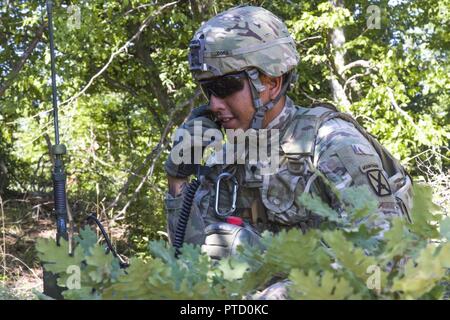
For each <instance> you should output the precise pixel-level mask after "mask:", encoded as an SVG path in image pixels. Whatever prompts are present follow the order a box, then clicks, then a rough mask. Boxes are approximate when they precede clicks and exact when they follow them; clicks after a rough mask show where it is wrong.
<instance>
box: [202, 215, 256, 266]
mask: <svg viewBox="0 0 450 320" xmlns="http://www.w3.org/2000/svg"><path fill="white" fill-rule="evenodd" d="M205 235H206V238H205V244H204V245H202V252H205V253H206V254H207V255H208V256H210V257H211V258H212V259H217V260H218V259H221V258H225V257H228V256H231V255H234V254H236V253H237V251H236V250H237V247H238V246H239V245H242V246H245V245H249V246H252V247H253V246H257V247H259V248H261V249H262V248H263V246H262V243H261V237H260V235H259V234H257V233H256V231H254V230H253V229H252V228H251V227H249V226H238V225H234V224H230V223H225V222H217V223H213V224H210V225H208V226H207V227H206V228H205Z"/></svg>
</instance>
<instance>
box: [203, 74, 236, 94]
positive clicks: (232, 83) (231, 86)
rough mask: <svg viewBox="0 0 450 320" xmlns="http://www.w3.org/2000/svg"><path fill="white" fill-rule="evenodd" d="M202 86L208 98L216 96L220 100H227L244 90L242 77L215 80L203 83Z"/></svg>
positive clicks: (234, 76) (226, 77) (224, 77)
mask: <svg viewBox="0 0 450 320" xmlns="http://www.w3.org/2000/svg"><path fill="white" fill-rule="evenodd" d="M200 85H201V87H202V90H203V92H204V93H205V94H206V96H207V97H208V98H210V97H211V95H215V96H216V97H218V98H221V99H223V98H226V97H228V96H230V95H232V94H234V93H236V92H238V91H241V90H242V89H243V88H244V81H243V79H242V76H241V75H232V76H223V77H221V78H218V79H214V80H207V81H201V82H200Z"/></svg>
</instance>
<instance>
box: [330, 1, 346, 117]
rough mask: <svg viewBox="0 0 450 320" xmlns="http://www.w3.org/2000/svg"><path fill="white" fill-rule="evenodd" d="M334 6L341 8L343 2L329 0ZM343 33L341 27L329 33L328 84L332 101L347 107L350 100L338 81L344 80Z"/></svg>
mask: <svg viewBox="0 0 450 320" xmlns="http://www.w3.org/2000/svg"><path fill="white" fill-rule="evenodd" d="M330 2H331V3H332V4H333V6H334V7H335V8H343V7H344V3H343V1H342V0H330ZM344 44H345V34H344V29H343V28H334V29H332V30H331V31H330V34H329V46H330V52H331V55H332V61H331V64H332V65H331V70H330V71H331V79H330V86H331V92H332V94H333V101H334V102H335V103H336V104H337V105H338V106H343V107H344V108H346V109H347V108H348V107H349V106H350V104H351V103H350V101H349V99H348V97H347V95H346V94H345V90H344V87H343V83H341V82H339V80H342V81H344V82H345V77H344V75H343V74H342V71H343V70H344V67H345V49H344Z"/></svg>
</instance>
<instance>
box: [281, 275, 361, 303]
mask: <svg viewBox="0 0 450 320" xmlns="http://www.w3.org/2000/svg"><path fill="white" fill-rule="evenodd" d="M289 279H290V280H291V281H292V285H290V286H289V295H290V297H291V298H293V299H304V300H343V299H358V298H361V297H360V296H359V295H357V294H354V288H353V287H352V286H351V285H350V283H349V282H348V281H347V280H346V279H344V278H335V277H333V274H332V273H331V272H328V271H325V272H324V273H323V275H322V276H321V275H320V274H316V273H315V272H313V271H309V272H308V273H303V272H302V271H300V270H298V269H294V270H292V272H291V274H290V276H289Z"/></svg>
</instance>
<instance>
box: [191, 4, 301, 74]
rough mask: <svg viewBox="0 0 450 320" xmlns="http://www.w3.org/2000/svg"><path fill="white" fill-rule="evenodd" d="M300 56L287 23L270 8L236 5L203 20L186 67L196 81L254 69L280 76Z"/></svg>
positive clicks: (286, 71)
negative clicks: (269, 9) (188, 67)
mask: <svg viewBox="0 0 450 320" xmlns="http://www.w3.org/2000/svg"><path fill="white" fill-rule="evenodd" d="M298 61H299V56H298V53H297V50H296V47H295V41H294V39H293V38H292V37H291V36H290V34H289V31H288V29H287V27H286V25H285V24H284V23H283V21H281V20H280V19H279V18H278V17H277V16H275V15H274V14H273V13H271V12H270V11H268V10H266V9H264V8H261V7H253V6H238V7H234V8H231V9H229V10H227V11H225V12H222V13H220V14H218V15H217V16H215V17H213V18H212V19H210V20H208V21H207V22H205V23H204V24H203V25H202V26H201V27H200V28H199V29H198V30H197V32H196V33H195V35H194V37H193V39H192V41H191V43H190V45H189V66H190V70H191V71H192V73H193V76H194V78H195V79H196V80H202V79H207V78H211V77H217V76H222V75H225V74H228V73H234V72H240V71H243V70H246V69H249V68H257V69H258V70H260V71H261V72H262V73H264V74H266V75H268V76H271V77H279V76H281V75H283V74H285V73H288V72H289V71H290V70H292V69H293V68H294V67H295V66H296V65H297V63H298Z"/></svg>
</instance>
